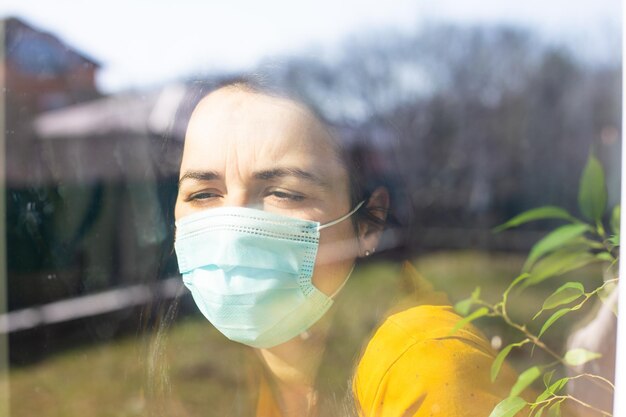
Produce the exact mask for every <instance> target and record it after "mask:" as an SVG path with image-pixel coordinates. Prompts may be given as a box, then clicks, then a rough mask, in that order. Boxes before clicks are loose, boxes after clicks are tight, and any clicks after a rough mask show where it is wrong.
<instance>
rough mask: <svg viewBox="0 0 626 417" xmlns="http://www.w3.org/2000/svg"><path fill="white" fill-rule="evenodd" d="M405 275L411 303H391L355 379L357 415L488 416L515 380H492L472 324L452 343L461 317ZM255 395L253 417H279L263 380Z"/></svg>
mask: <svg viewBox="0 0 626 417" xmlns="http://www.w3.org/2000/svg"><path fill="white" fill-rule="evenodd" d="M402 269H403V270H402V272H401V273H400V277H401V280H400V281H401V285H402V286H403V287H404V291H405V294H406V293H409V296H408V297H406V298H405V299H404V300H402V301H397V302H395V303H394V307H393V310H392V311H391V313H388V314H386V317H387V319H386V320H384V322H383V323H382V325H380V326H379V327H378V329H377V330H376V331H375V332H374V334H373V336H372V337H371V339H370V341H369V343H367V347H366V348H365V349H364V351H363V353H362V355H361V357H360V360H359V361H358V365H357V366H356V371H355V372H354V376H353V378H352V394H353V396H354V399H353V401H354V403H355V406H356V410H357V412H358V414H359V415H360V416H361V417H422V416H442V417H488V416H489V414H490V413H491V410H492V409H493V408H494V406H495V405H496V404H497V403H498V402H500V401H501V400H502V399H504V398H505V397H506V396H507V395H508V393H509V391H510V389H511V386H512V385H513V384H514V383H515V380H516V378H517V375H516V374H515V372H514V371H513V370H512V369H511V368H510V367H509V366H508V365H507V364H505V365H504V366H503V368H502V370H501V372H500V375H499V376H498V379H497V380H496V382H495V383H492V382H491V381H490V379H489V373H490V368H491V364H492V362H493V359H494V357H495V352H494V351H493V350H492V349H491V347H490V345H489V343H488V342H487V340H486V339H485V338H484V337H483V336H482V335H481V334H480V332H479V331H478V330H477V329H476V328H475V327H473V326H471V325H468V326H466V327H464V328H462V329H460V330H458V331H457V332H456V333H454V334H453V335H451V336H449V335H448V334H449V332H450V330H451V329H452V328H453V327H454V325H455V324H456V323H457V322H458V321H459V320H460V319H461V318H460V317H459V316H458V315H457V314H456V313H455V312H454V311H453V309H452V307H450V306H449V302H448V299H447V297H446V296H445V294H443V293H440V292H436V291H434V290H433V288H432V286H431V285H430V283H428V282H427V281H426V280H424V279H423V278H421V276H420V275H419V274H418V273H417V271H416V270H415V269H414V268H413V267H412V266H411V265H410V264H409V263H405V264H404V266H403V268H402ZM348 290H349V289H348ZM335 343H341V341H340V340H337V341H335ZM331 365H332V364H331ZM258 393H259V397H258V403H257V413H256V415H257V417H280V416H281V413H280V410H279V408H278V406H277V404H276V401H275V400H274V398H273V396H272V391H271V389H269V386H268V384H267V382H266V381H263V380H262V381H261V386H260V389H259V391H258ZM338 415H339V414H338ZM319 417H334V416H325V415H324V416H319ZM342 417H343V416H342Z"/></svg>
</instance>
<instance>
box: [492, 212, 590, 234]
mask: <svg viewBox="0 0 626 417" xmlns="http://www.w3.org/2000/svg"><path fill="white" fill-rule="evenodd" d="M543 219H563V220H568V221H570V222H577V221H578V220H577V219H576V218H574V217H573V216H572V215H571V214H569V213H568V212H567V210H564V209H562V208H561V207H556V206H543V207H537V208H534V209H531V210H528V211H525V212H523V213H520V214H518V215H517V216H515V217H513V218H512V219H511V220H509V221H507V222H506V223H504V224H501V225H500V226H497V227H495V228H494V229H493V232H494V233H497V232H501V231H503V230H506V229H510V228H511V227H517V226H520V225H522V224H524V223H528V222H532V221H535V220H543Z"/></svg>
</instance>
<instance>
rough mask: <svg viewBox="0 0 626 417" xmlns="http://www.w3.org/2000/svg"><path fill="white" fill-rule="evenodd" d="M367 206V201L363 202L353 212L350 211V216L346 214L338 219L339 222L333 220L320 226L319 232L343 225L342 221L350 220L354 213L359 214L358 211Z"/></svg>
mask: <svg viewBox="0 0 626 417" xmlns="http://www.w3.org/2000/svg"><path fill="white" fill-rule="evenodd" d="M363 204H365V200H363V201H361V202H360V203H359V204H357V205H356V207H355V208H353V209H352V211H350V212H349V213H348V214H346V215H345V216H341V217H340V218H338V219H337V220H333V221H331V222H328V223H326V224H322V225H320V226H318V227H317V230H322V229H326V228H327V227H330V226H334V225H336V224H337V223H341V222H342V221H344V220H345V219H347V218H349V217H350V216H352V215H353V214H354V213H356V212H357V210H358V209H360V208H361V206H362V205H363Z"/></svg>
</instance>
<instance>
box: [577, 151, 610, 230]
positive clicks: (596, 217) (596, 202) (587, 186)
mask: <svg viewBox="0 0 626 417" xmlns="http://www.w3.org/2000/svg"><path fill="white" fill-rule="evenodd" d="M606 200H607V191H606V184H605V182H604V169H603V168H602V164H600V161H598V159H597V158H596V157H595V156H593V155H589V159H587V165H585V169H584V170H583V174H582V177H581V179H580V187H579V189H578V206H579V207H580V211H581V212H582V213H583V214H584V215H585V217H587V218H588V219H590V220H593V221H595V222H599V221H600V220H601V219H602V215H603V214H604V210H605V209H606Z"/></svg>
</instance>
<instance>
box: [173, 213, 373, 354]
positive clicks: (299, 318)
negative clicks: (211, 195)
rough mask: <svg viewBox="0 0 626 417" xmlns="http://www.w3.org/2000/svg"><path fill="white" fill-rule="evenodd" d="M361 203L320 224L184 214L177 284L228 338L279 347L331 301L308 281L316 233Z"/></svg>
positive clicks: (282, 218)
mask: <svg viewBox="0 0 626 417" xmlns="http://www.w3.org/2000/svg"><path fill="white" fill-rule="evenodd" d="M363 203H364V202H361V203H359V204H358V205H357V206H356V207H355V208H354V209H353V210H352V211H350V212H349V213H348V214H346V215H345V216H343V217H341V218H339V219H337V220H334V221H332V222H330V223H327V224H324V225H321V224H320V223H319V222H315V221H309V220H302V219H296V218H292V217H286V216H282V215H279V214H275V213H270V212H266V211H263V210H256V209H251V208H245V207H221V208H215V209H210V210H206V211H203V212H200V213H196V214H192V215H189V216H186V217H184V218H182V219H180V220H179V221H177V222H176V242H175V248H176V255H177V257H178V266H179V270H180V272H181V273H182V275H183V282H184V283H185V286H186V287H187V288H188V289H189V290H190V291H191V294H192V296H193V299H194V301H195V303H196V305H197V306H198V308H199V309H200V311H201V312H202V314H203V315H204V316H205V317H206V318H207V319H208V320H209V321H210V322H211V323H212V324H213V326H215V327H216V328H217V329H218V330H219V331H220V332H221V333H223V334H224V335H225V336H226V337H227V338H229V339H230V340H233V341H235V342H239V343H243V344H245V345H248V346H252V347H256V348H269V347H273V346H277V345H279V344H281V343H284V342H286V341H288V340H290V339H292V338H294V337H295V336H298V335H300V334H302V333H304V332H305V331H306V330H307V329H309V328H310V327H311V326H312V325H313V324H314V323H316V322H317V321H318V320H319V319H320V318H321V317H322V316H323V315H324V314H325V313H326V312H327V311H328V309H329V308H330V307H331V305H332V304H333V296H330V297H329V296H327V295H325V294H324V293H322V292H321V291H319V290H318V289H317V288H315V286H314V285H313V283H312V282H311V277H312V275H313V268H314V265H315V257H316V255H317V249H318V246H319V237H320V230H322V229H324V228H326V227H330V226H333V225H335V224H337V223H339V222H342V221H344V220H346V219H348V218H349V217H350V216H352V215H353V214H354V213H355V212H356V211H357V210H358V209H359V208H360V207H361V206H362V205H363ZM349 276H350V274H348V276H347V277H346V278H345V279H344V282H343V284H342V285H341V287H343V285H344V284H345V282H346V281H347V280H348V278H349ZM340 289H341V288H340ZM338 291H339V290H337V292H338ZM337 292H335V294H336V293H337ZM333 295H334V294H333Z"/></svg>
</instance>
